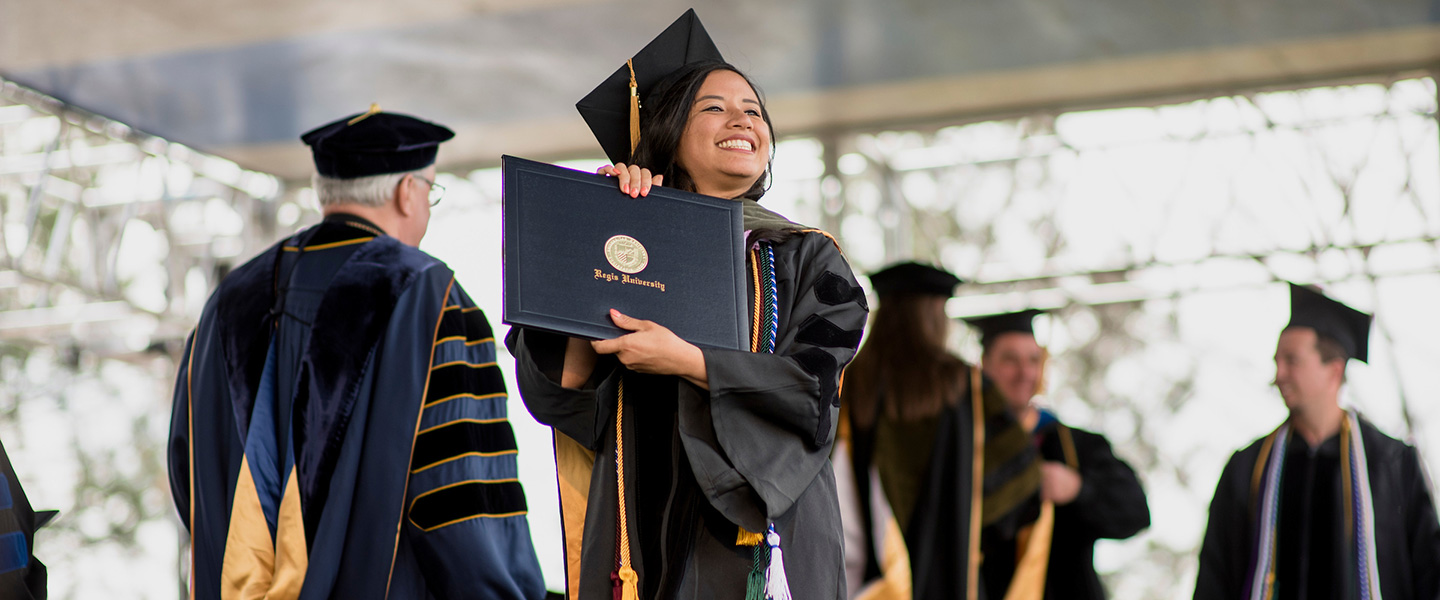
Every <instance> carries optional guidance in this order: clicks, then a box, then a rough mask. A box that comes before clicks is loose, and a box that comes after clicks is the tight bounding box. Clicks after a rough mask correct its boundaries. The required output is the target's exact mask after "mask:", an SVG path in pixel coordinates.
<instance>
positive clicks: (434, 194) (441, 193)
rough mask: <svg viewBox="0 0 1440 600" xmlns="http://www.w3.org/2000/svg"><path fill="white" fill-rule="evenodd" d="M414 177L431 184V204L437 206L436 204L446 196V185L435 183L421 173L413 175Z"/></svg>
mask: <svg viewBox="0 0 1440 600" xmlns="http://www.w3.org/2000/svg"><path fill="white" fill-rule="evenodd" d="M413 177H414V178H416V179H419V180H420V181H423V182H425V183H427V184H429V185H430V206H435V205H436V204H439V203H440V199H441V198H444V197H445V186H443V185H440V184H438V183H435V182H434V181H431V180H429V179H426V178H424V177H421V176H419V175H413Z"/></svg>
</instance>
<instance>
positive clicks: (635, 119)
mask: <svg viewBox="0 0 1440 600" xmlns="http://www.w3.org/2000/svg"><path fill="white" fill-rule="evenodd" d="M625 67H626V68H628V69H630V157H631V160H634V157H635V148H636V147H637V146H639V145H640V86H639V85H638V84H636V83H635V64H634V62H633V61H632V60H631V59H628V58H627V59H625Z"/></svg>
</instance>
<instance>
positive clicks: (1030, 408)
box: [966, 310, 1150, 598]
mask: <svg viewBox="0 0 1440 600" xmlns="http://www.w3.org/2000/svg"><path fill="white" fill-rule="evenodd" d="M1039 314H1041V311H1038V310H1024V311H1020V312H1015V313H1007V314H999V315H990V316H985V317H974V318H970V319H966V320H967V321H968V322H969V323H970V324H971V325H973V326H975V328H977V329H979V330H980V345H981V347H982V348H983V352H982V354H981V358H980V366H981V369H982V370H984V372H985V375H986V376H988V377H989V378H990V379H991V380H993V381H994V382H995V385H996V386H997V387H999V388H1000V391H1001V393H1002V394H1004V396H1005V399H1006V403H1007V408H1008V409H1009V411H1010V414H1012V415H1014V416H1015V418H1016V419H1017V420H1018V421H1020V423H1021V425H1022V426H1023V427H1024V428H1025V429H1026V430H1027V431H1029V432H1030V435H1031V437H1032V438H1033V440H1034V442H1035V445H1036V446H1037V447H1038V448H1039V449H1040V455H1041V457H1042V458H1043V459H1044V463H1043V464H1042V465H1041V474H1042V475H1041V491H1042V494H1043V495H1044V496H1045V497H1046V499H1048V500H1050V501H1051V502H1053V503H1054V504H1055V530H1054V531H1055V533H1054V538H1053V540H1052V541H1051V544H1050V560H1049V568H1048V572H1047V573H1046V577H1045V597H1046V598H1104V597H1105V588H1104V586H1103V585H1101V582H1100V577H1099V576H1098V575H1097V574H1096V573H1095V560H1094V559H1095V541H1096V540H1097V539H1101V538H1107V539H1124V538H1128V537H1130V536H1132V535H1135V534H1136V533H1137V532H1139V531H1140V530H1141V529H1144V528H1146V527H1149V526H1150V509H1149V506H1147V504H1146V502H1145V490H1144V489H1142V488H1141V487H1140V481H1139V479H1138V478H1136V476H1135V470H1134V469H1131V468H1130V465H1128V464H1126V463H1125V461H1123V460H1120V459H1119V458H1116V457H1115V454H1114V452H1112V451H1111V450H1110V443H1109V442H1108V441H1106V439H1105V437H1104V436H1102V435H1099V434H1096V433H1091V432H1089V431H1084V430H1082V429H1077V428H1074V427H1070V426H1067V425H1065V424H1064V423H1061V422H1060V419H1059V418H1057V417H1056V416H1055V414H1054V413H1052V412H1050V411H1048V410H1045V409H1043V408H1040V407H1037V406H1035V405H1034V404H1033V403H1032V400H1033V399H1034V397H1035V396H1036V395H1037V394H1038V393H1039V392H1040V386H1041V382H1042V377H1041V375H1042V371H1043V369H1044V365H1045V360H1046V353H1045V350H1044V349H1043V348H1041V347H1040V344H1039V343H1038V342H1036V340H1035V329H1034V319H1035V317H1036V316H1037V315H1039Z"/></svg>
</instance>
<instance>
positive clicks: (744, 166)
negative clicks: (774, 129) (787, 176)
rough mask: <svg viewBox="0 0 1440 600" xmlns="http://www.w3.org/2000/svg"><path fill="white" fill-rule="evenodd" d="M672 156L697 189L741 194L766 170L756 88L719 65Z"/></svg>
mask: <svg viewBox="0 0 1440 600" xmlns="http://www.w3.org/2000/svg"><path fill="white" fill-rule="evenodd" d="M675 159H676V162H677V163H679V165H680V166H681V167H683V168H684V169H685V171H686V172H687V173H689V174H690V178H691V179H692V180H693V181H694V182H695V191H697V192H699V193H701V194H708V195H711V196H718V197H722V198H734V197H737V196H739V195H741V194H743V193H744V192H745V191H746V190H748V189H750V187H751V186H752V185H754V184H755V181H756V180H758V179H759V178H760V177H761V176H762V175H764V174H765V167H766V166H767V165H768V164H769V162H770V127H769V126H768V125H766V124H765V119H764V117H763V116H762V115H761V106H760V99H759V98H758V97H757V95H756V94H755V90H754V88H751V87H750V83H749V82H747V81H746V80H745V78H744V77H742V76H741V75H740V74H739V73H736V72H734V71H729V70H723V69H722V70H717V71H714V72H712V73H710V74H709V75H708V76H706V78H705V83H703V84H701V86H700V91H699V93H697V94H696V95H695V99H694V102H693V103H692V104H691V106H690V114H689V118H688V119H687V121H686V123H685V132H684V134H682V135H681V137H680V147H679V149H678V150H677V152H676V157H675Z"/></svg>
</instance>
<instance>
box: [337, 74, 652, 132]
mask: <svg viewBox="0 0 1440 600" xmlns="http://www.w3.org/2000/svg"><path fill="white" fill-rule="evenodd" d="M630 85H632V86H633V85H635V84H633V83H632V84H630ZM379 112H380V105H379V104H376V103H374V102H371V103H370V110H367V111H365V114H363V115H360V116H358V117H355V118H353V119H350V120H349V121H346V122H345V124H346V125H354V124H356V123H359V122H361V121H364V120H365V119H368V118H370V115H374V114H379Z"/></svg>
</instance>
